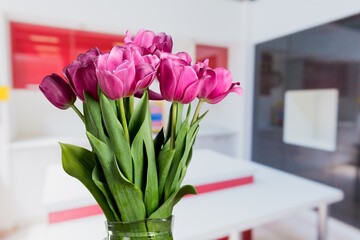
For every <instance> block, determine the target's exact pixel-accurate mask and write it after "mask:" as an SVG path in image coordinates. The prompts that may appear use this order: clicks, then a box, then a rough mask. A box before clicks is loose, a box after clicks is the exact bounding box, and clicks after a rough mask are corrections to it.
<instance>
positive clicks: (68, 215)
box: [49, 205, 103, 224]
mask: <svg viewBox="0 0 360 240" xmlns="http://www.w3.org/2000/svg"><path fill="white" fill-rule="evenodd" d="M102 213H103V212H102V210H101V208H100V206H99V205H92V206H86V207H80V208H72V209H69V210H64V211H59V212H52V213H49V223H50V224H51V223H58V222H64V221H68V220H74V219H79V218H84V217H89V216H95V215H99V214H102Z"/></svg>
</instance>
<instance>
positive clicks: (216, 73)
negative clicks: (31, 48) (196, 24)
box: [40, 30, 242, 222]
mask: <svg viewBox="0 0 360 240" xmlns="http://www.w3.org/2000/svg"><path fill="white" fill-rule="evenodd" d="M172 45H173V43H172V38H171V36H169V35H166V34H165V33H159V34H155V33H154V32H152V31H148V30H140V31H139V32H138V33H137V34H136V35H135V36H131V34H130V33H129V32H127V34H126V37H125V44H124V45H123V46H115V47H113V48H112V50H111V51H110V52H107V53H101V52H100V50H99V49H97V48H94V49H91V50H89V51H88V52H86V53H84V54H80V55H79V56H78V58H77V60H76V61H74V62H73V63H71V64H70V65H68V66H67V67H65V69H64V71H63V72H64V76H65V78H62V77H60V76H59V75H57V74H52V75H48V76H46V77H45V78H44V79H43V81H42V82H41V84H40V90H41V91H42V92H43V93H44V95H45V96H46V97H47V99H48V100H49V101H50V102H51V103H52V104H53V105H55V106H56V107H58V108H60V109H68V108H70V107H71V108H72V109H74V111H75V112H76V113H77V114H78V115H79V117H80V118H81V120H82V121H83V122H84V124H85V127H86V136H87V138H88V140H89V142H90V144H91V147H92V150H87V149H84V148H82V147H78V146H73V145H70V144H65V143H61V150H62V164H63V168H64V170H65V171H66V172H67V173H68V174H69V175H71V176H73V177H75V178H77V179H78V180H80V181H81V182H82V183H83V184H84V185H85V187H86V188H87V189H88V190H89V191H90V192H91V194H92V195H93V197H94V198H95V199H96V201H97V202H98V204H99V205H100V207H101V208H102V210H103V212H104V214H105V216H106V218H107V220H108V221H109V222H117V221H124V222H130V221H137V220H144V219H159V218H168V217H169V216H171V215H172V210H173V207H174V205H175V204H176V203H177V202H178V201H179V200H180V199H181V198H182V197H183V196H184V195H186V194H196V190H195V188H194V187H193V186H190V185H186V186H181V183H182V180H183V179H184V177H185V174H186V170H187V168H188V166H189V163H190V160H191V156H192V149H193V145H194V142H195V139H196V136H197V133H198V131H199V123H200V121H201V120H202V119H203V118H204V116H205V115H206V113H207V112H205V113H201V106H202V104H203V103H205V102H206V103H209V104H216V103H218V102H220V101H221V100H222V99H224V98H225V97H226V96H227V95H228V94H229V93H230V92H235V93H237V94H241V92H242V89H241V87H240V86H239V85H240V84H239V83H232V76H231V73H230V72H229V71H228V70H226V69H224V68H215V69H212V68H210V67H209V65H208V60H205V61H204V62H198V63H195V64H192V63H191V61H192V60H191V57H190V56H189V54H188V53H186V52H179V53H176V54H174V53H171V51H172ZM154 81H158V84H159V91H155V90H154V89H151V86H152V84H153V82H154ZM134 97H137V98H139V99H140V100H139V101H138V102H137V104H134ZM76 98H79V99H80V100H81V101H82V103H83V109H82V111H80V110H79V109H78V108H77V107H76V106H75V105H74V102H75V100H76ZM196 99H197V107H196V109H195V111H191V103H192V102H194V101H195V100H196ZM150 100H166V101H169V102H171V108H170V111H169V118H168V119H169V121H168V125H167V127H166V128H165V129H162V130H161V131H160V132H159V133H158V134H157V135H156V136H155V137H154V138H153V136H152V129H151V128H152V124H151V113H150V109H149V101H150ZM185 110H186V113H183V111H185Z"/></svg>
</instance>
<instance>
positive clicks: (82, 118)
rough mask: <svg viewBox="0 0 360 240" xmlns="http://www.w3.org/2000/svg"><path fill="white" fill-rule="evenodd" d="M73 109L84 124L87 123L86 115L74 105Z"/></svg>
mask: <svg viewBox="0 0 360 240" xmlns="http://www.w3.org/2000/svg"><path fill="white" fill-rule="evenodd" d="M71 108H72V109H73V110H74V111H75V112H76V114H77V115H78V116H79V117H80V118H81V120H82V121H83V123H85V118H84V115H83V114H82V113H81V112H80V110H79V109H78V108H77V107H76V106H75V105H74V104H73V105H71Z"/></svg>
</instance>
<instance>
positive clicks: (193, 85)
mask: <svg viewBox="0 0 360 240" xmlns="http://www.w3.org/2000/svg"><path fill="white" fill-rule="evenodd" d="M158 79H159V83H160V92H161V95H162V96H163V97H164V99H165V100H167V101H171V102H180V103H184V104H186V103H190V102H191V101H193V100H194V99H195V98H196V96H197V95H198V90H199V83H200V81H199V80H198V77H197V75H196V72H195V70H194V69H193V68H192V67H191V66H189V65H187V64H184V61H182V60H178V59H171V58H165V59H163V60H162V61H161V63H160V68H159V74H158Z"/></svg>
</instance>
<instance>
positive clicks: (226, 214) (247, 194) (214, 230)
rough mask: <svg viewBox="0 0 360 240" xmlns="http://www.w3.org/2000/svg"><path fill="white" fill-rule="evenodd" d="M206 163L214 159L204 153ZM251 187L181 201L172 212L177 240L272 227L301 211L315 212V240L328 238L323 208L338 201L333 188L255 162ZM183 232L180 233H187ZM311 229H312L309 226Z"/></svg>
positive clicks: (339, 194) (235, 236)
mask: <svg viewBox="0 0 360 240" xmlns="http://www.w3.org/2000/svg"><path fill="white" fill-rule="evenodd" d="M201 154H202V155H204V156H206V157H207V158H214V157H215V158H219V159H220V156H219V155H218V154H216V153H212V152H203V153H201ZM249 164H251V166H252V167H254V169H255V183H254V184H252V185H247V186H240V187H236V188H231V189H227V190H222V191H218V192H214V193H210V194H204V195H200V196H197V197H194V198H192V199H185V200H183V201H182V202H180V204H179V206H177V208H176V209H175V213H174V215H175V216H176V224H175V231H174V234H175V236H177V239H179V240H180V239H184V240H185V239H199V240H200V239H214V238H219V237H222V236H225V235H229V234H230V236H231V239H239V237H238V236H239V232H241V231H244V230H247V229H251V228H254V227H257V226H260V225H262V224H265V223H269V222H272V221H274V220H277V219H279V218H282V217H285V216H288V215H291V214H293V213H296V212H299V211H302V210H304V209H312V208H314V209H317V211H318V215H319V221H318V222H319V223H318V226H317V227H318V233H319V234H318V240H325V239H327V236H326V233H327V229H326V222H327V221H326V220H327V215H328V206H329V205H330V204H332V203H335V202H338V201H340V200H342V199H343V193H342V192H341V191H340V190H338V189H335V188H332V187H329V186H325V185H323V184H320V183H316V182H313V181H310V180H306V179H303V178H300V177H297V176H294V175H292V174H288V173H285V172H282V171H279V170H275V169H272V168H269V167H266V166H263V165H260V164H257V163H253V162H252V163H250V162H249ZM191 226H196V227H193V229H192V230H191V231H185V230H184V229H190V227H191ZM314 227H316V226H314Z"/></svg>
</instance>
